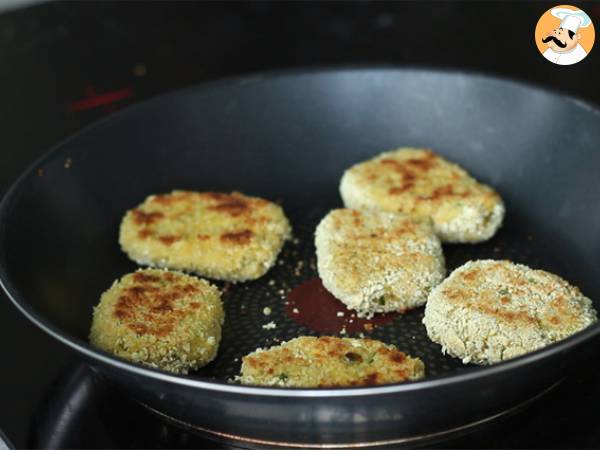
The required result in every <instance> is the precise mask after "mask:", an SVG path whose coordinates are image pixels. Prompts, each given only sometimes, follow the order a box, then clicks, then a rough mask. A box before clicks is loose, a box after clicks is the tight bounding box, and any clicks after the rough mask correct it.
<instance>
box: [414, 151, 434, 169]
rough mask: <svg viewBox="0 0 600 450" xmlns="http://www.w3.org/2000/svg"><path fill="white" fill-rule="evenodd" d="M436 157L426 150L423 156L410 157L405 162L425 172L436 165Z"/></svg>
mask: <svg viewBox="0 0 600 450" xmlns="http://www.w3.org/2000/svg"><path fill="white" fill-rule="evenodd" d="M437 159H438V158H437V156H436V155H435V154H434V153H433V152H431V151H428V152H427V153H426V154H425V156H424V157H423V158H412V159H409V160H408V161H407V163H408V164H410V165H411V166H413V167H415V168H417V169H419V170H422V171H423V172H427V171H428V170H431V169H432V168H434V167H435V166H436V165H437Z"/></svg>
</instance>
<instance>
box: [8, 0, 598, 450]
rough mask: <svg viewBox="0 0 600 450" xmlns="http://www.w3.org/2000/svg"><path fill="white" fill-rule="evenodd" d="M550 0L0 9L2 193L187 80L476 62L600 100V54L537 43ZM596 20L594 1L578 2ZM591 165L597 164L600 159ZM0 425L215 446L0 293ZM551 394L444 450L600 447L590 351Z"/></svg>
mask: <svg viewBox="0 0 600 450" xmlns="http://www.w3.org/2000/svg"><path fill="white" fill-rule="evenodd" d="M554 5H555V4H554V3H547V2H465V3H461V2H414V3H412V2H402V3H391V2H381V3H340V2H336V3H324V4H321V3H284V4H275V3H268V2H260V3H230V2H228V3H200V2H198V3H196V2H148V3H142V2H127V3H115V2H107V1H102V2H52V3H44V4H40V5H36V6H32V7H29V8H26V9H20V10H14V11H10V12H4V13H3V14H2V15H0V57H1V58H0V61H1V63H0V93H1V94H2V95H1V97H0V98H1V99H2V101H1V102H0V119H1V121H0V123H1V124H2V127H1V130H2V132H1V133H0V149H1V152H2V153H1V154H0V194H3V193H4V192H5V191H6V190H7V189H8V187H9V186H10V184H11V183H12V182H14V180H15V179H16V178H17V176H18V175H19V174H20V173H21V172H22V171H23V170H24V169H25V168H26V167H27V166H28V165H29V164H30V163H31V162H32V161H33V160H34V159H35V158H37V157H39V156H40V155H41V154H43V153H45V152H46V151H47V150H48V149H49V148H51V147H52V146H53V145H55V144H56V143H57V142H59V141H60V140H62V139H64V138H66V137H67V136H69V135H71V134H73V133H74V132H76V131H78V130H80V129H82V128H83V127H84V126H86V125H88V124H90V123H92V122H94V121H96V120H98V119H100V118H102V117H104V116H106V115H107V114H110V113H111V112H113V111H115V110H117V109H120V108H123V107H126V106H130V105H132V104H134V103H136V102H139V101H142V100H144V99H147V98H149V97H152V96H155V95H158V94H161V93H164V92H169V91H172V90H174V89H178V88H181V87H184V86H188V85H190V84H193V83H198V82H203V81H207V80H212V79H216V78H220V77H225V76H234V75H239V74H247V73H252V72H256V71H265V70H270V69H278V68H284V67H307V66H308V67H310V66H316V65H319V66H323V65H335V64H346V65H347V64H350V65H356V64H372V63H377V64H381V63H384V64H394V65H399V66H401V65H421V66H422V65H425V66H433V67H450V68H460V69H465V70H476V71H482V72H486V73H490V74H497V75H500V76H507V77H511V78H516V79H520V80H524V81H527V82H531V83H535V84H539V85H542V86H546V87H547V88H550V89H553V90H558V91H562V92H566V93H569V94H572V95H575V96H578V97H580V98H582V99H584V100H585V101H587V102H590V103H595V104H597V105H598V104H600V89H598V81H597V80H598V79H600V50H599V49H596V50H593V51H592V52H591V53H590V55H589V56H588V57H587V58H586V59H585V60H584V61H582V62H581V63H579V64H577V65H575V66H570V67H558V66H554V65H552V64H550V63H549V62H547V61H545V60H544V59H543V58H542V57H541V56H540V55H539V54H538V53H537V51H536V49H535V46H534V42H533V30H534V27H535V24H536V22H537V19H538V18H539V16H540V15H541V14H542V13H543V12H544V11H545V10H547V9H548V8H550V7H551V6H554ZM577 5H578V6H580V7H582V8H583V9H585V10H586V11H587V12H588V13H589V14H590V15H591V16H592V19H593V20H594V22H595V23H596V25H598V24H600V3H597V2H594V3H591V2H590V3H587V2H577ZM599 173H600V168H599ZM0 325H1V326H2V331H3V333H2V336H3V339H0V352H1V354H2V355H3V357H4V364H3V367H2V369H3V370H2V372H1V373H0V404H1V405H2V406H0V429H1V430H2V431H4V432H5V433H6V435H7V436H8V438H9V439H10V440H11V441H12V443H13V444H14V445H15V446H17V447H20V448H21V447H25V446H30V447H63V448H107V447H109V448H140V447H146V448H161V447H170V448H179V447H197V448H218V446H217V445H216V444H214V443H212V442H210V441H207V440H205V439H201V438H199V437H197V436H195V435H193V434H190V433H187V432H183V431H181V430H178V429H176V428H174V427H172V426H171V425H165V424H163V423H162V422H161V421H159V420H158V419H156V418H155V417H154V416H153V415H151V414H150V413H148V412H147V411H145V410H144V409H143V408H141V407H140V406H139V405H137V404H136V403H135V402H133V401H132V400H130V399H128V398H127V397H126V396H123V395H119V394H118V393H116V392H115V391H113V390H112V388H111V387H110V386H108V385H106V384H105V383H102V382H99V381H98V380H96V379H95V378H94V377H93V376H92V375H91V372H90V371H89V369H87V368H86V367H85V366H83V365H82V363H81V362H79V361H78V360H75V361H74V358H76V356H75V355H73V354H72V353H71V352H70V351H69V350H67V349H66V348H65V347H64V346H62V345H61V344H59V343H58V342H56V341H54V340H53V339H51V338H50V337H48V336H47V335H45V334H44V333H43V332H41V331H40V330H38V329H37V328H36V327H35V326H34V325H32V324H31V323H29V322H28V321H27V320H26V319H25V318H24V317H23V316H21V314H20V313H18V311H17V310H16V309H15V308H14V307H13V306H12V305H11V304H10V302H9V301H8V299H7V298H6V297H5V296H4V295H0ZM588 351H589V357H588V358H587V359H588V361H589V363H588V364H587V365H586V366H584V367H576V368H574V370H573V373H572V375H571V376H570V377H569V378H568V379H567V380H565V381H564V382H563V383H562V384H561V385H560V386H559V387H557V388H556V389H555V390H554V391H553V392H550V393H549V394H548V395H546V396H545V397H544V398H542V399H540V400H539V401H538V402H536V403H535V404H533V405H532V406H531V407H530V408H528V409H527V410H525V411H522V412H520V413H518V414H516V415H515V416H513V417H511V418H508V419H505V420H503V421H500V422H499V423H497V424H492V425H489V426H486V427H484V428H482V429H481V430H478V431H476V432H474V433H473V434H470V435H469V436H465V437H463V438H459V439H454V440H452V441H448V442H445V443H443V444H440V446H441V447H448V448H457V447H459V448H460V447H463V448H484V447H490V448H516V447H519V448H567V447H570V448H597V447H600V433H599V432H598V431H597V426H596V418H597V417H599V416H600V414H599V413H600V406H599V405H600V382H598V380H597V375H596V373H597V369H598V366H599V363H598V362H597V361H598V359H599V358H598V352H597V351H594V349H593V347H592V348H590V349H589V350H588Z"/></svg>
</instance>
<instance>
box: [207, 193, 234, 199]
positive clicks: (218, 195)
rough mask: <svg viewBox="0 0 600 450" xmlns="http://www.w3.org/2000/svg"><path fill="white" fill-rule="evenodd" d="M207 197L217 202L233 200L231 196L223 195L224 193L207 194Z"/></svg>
mask: <svg viewBox="0 0 600 450" xmlns="http://www.w3.org/2000/svg"><path fill="white" fill-rule="evenodd" d="M206 195H207V196H208V197H209V198H212V199H213V200H217V201H224V200H230V199H231V198H232V195H231V194H223V193H222V192H207V193H206Z"/></svg>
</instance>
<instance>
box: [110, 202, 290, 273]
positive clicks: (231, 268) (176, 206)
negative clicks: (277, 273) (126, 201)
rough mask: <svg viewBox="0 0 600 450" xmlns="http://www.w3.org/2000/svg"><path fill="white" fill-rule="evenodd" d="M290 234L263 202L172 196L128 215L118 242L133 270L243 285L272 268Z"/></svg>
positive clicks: (273, 208) (281, 215) (273, 206)
mask: <svg viewBox="0 0 600 450" xmlns="http://www.w3.org/2000/svg"><path fill="white" fill-rule="evenodd" d="M290 232H291V229H290V225H289V223H288V220H287V218H286V217H285V215H284V213H283V210H282V209H281V208H280V207H279V206H278V205H276V204H274V203H271V202H269V201H267V200H263V199H261V198H257V197H249V196H246V195H243V194H240V193H239V192H233V193H231V194H222V193H218V192H188V191H174V192H172V193H170V194H163V195H152V196H150V197H148V198H147V199H146V200H145V201H144V203H142V204H141V205H139V206H138V207H137V208H134V209H132V210H130V211H128V212H127V214H126V215H125V217H124V218H123V221H122V223H121V229H120V235H119V242H120V244H121V247H122V248H123V251H125V252H126V253H127V254H128V256H129V257H130V258H131V259H133V260H134V261H136V262H138V263H139V264H147V265H152V266H158V267H167V268H171V269H180V270H187V271H193V272H196V273H198V274H200V275H203V276H207V277H210V278H215V279H220V280H229V281H245V280H252V279H256V278H258V277H260V276H262V275H263V274H265V273H266V272H267V270H269V268H270V267H272V266H273V264H274V263H275V261H276V259H277V255H278V254H279V251H280V250H281V248H282V246H283V243H284V241H285V240H286V239H288V238H289V236H290Z"/></svg>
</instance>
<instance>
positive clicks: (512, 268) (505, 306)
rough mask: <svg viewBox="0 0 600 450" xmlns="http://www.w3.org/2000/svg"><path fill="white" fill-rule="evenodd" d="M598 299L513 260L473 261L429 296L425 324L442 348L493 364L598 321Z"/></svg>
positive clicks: (472, 360) (560, 338)
mask: <svg viewBox="0 0 600 450" xmlns="http://www.w3.org/2000/svg"><path fill="white" fill-rule="evenodd" d="M596 320H597V317H596V311H595V310H594V308H593V306H592V301H591V300H590V299H589V298H587V297H585V296H584V295H583V294H582V293H581V292H580V291H579V289H577V288H576V287H574V286H571V285H570V284H569V283H567V282H566V281H565V280H563V279H562V278H560V277H558V276H556V275H553V274H551V273H548V272H545V271H543V270H533V269H530V268H529V267H527V266H524V265H521V264H515V263H512V262H510V261H494V260H479V261H469V262H468V263H466V264H464V265H463V266H461V267H459V268H458V269H456V270H455V271H453V272H452V274H450V276H449V277H448V278H446V280H444V282H443V283H441V284H440V285H439V286H438V287H437V288H435V289H434V290H433V291H432V292H431V294H430V295H429V299H428V300H427V306H426V307H425V318H424V319H423V323H424V324H425V327H426V328H427V334H428V335H429V337H430V338H431V340H433V341H434V342H437V343H438V344H441V345H442V351H443V352H444V353H448V354H450V355H452V356H455V357H458V358H461V359H462V360H463V362H464V363H469V362H473V363H477V364H492V363H497V362H500V361H504V360H507V359H510V358H514V357H516V356H519V355H523V354H525V353H528V352H532V351H534V350H537V349H540V348H542V347H545V346H547V345H549V344H552V343H554V342H557V341H560V340H562V339H565V338H567V337H568V336H570V335H572V334H573V333H576V332H578V331H580V330H582V329H584V328H585V327H587V326H589V325H591V324H592V323H594V322H596Z"/></svg>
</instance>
